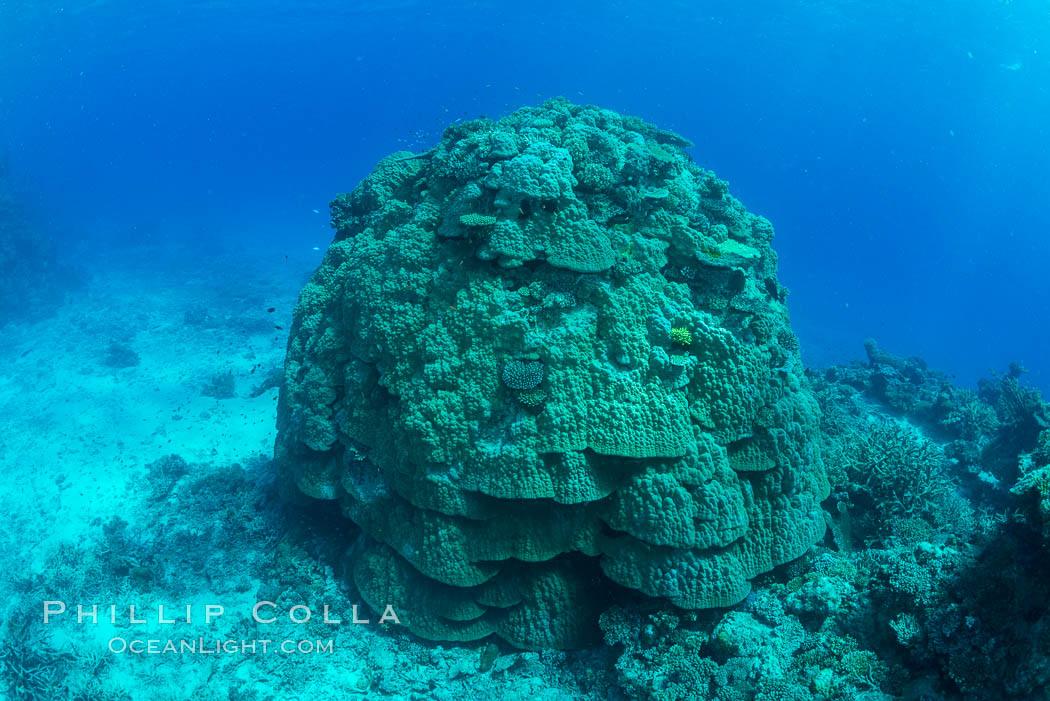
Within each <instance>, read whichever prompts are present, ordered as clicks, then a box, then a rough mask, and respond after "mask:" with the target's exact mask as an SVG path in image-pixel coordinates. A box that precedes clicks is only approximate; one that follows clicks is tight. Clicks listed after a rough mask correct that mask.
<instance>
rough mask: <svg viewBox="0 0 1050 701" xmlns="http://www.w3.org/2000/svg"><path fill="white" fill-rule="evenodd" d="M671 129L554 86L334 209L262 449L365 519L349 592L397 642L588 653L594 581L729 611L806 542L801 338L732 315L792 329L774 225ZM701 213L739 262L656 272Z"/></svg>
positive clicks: (809, 499) (695, 232)
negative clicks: (762, 334) (768, 334)
mask: <svg viewBox="0 0 1050 701" xmlns="http://www.w3.org/2000/svg"><path fill="white" fill-rule="evenodd" d="M537 124H542V125H544V126H543V127H542V128H538V127H537V126H536V125H537ZM685 143H687V142H685V141H684V140H682V139H680V138H678V137H674V136H673V135H670V133H669V132H664V131H661V130H658V129H656V128H655V127H652V126H650V125H647V124H645V123H644V122H642V121H641V120H637V119H632V118H626V117H622V116H621V115H618V114H616V113H614V112H611V111H609V110H602V109H599V108H596V107H582V106H578V105H573V104H571V103H569V102H567V101H565V100H554V101H550V102H548V103H545V104H544V105H543V106H542V107H538V108H524V109H521V110H518V111H517V112H515V113H513V114H511V115H508V116H507V117H505V118H503V119H501V120H499V121H496V122H494V121H490V120H476V121H473V122H466V123H460V124H457V125H454V126H453V127H450V128H449V129H448V130H446V133H445V138H444V139H442V141H441V142H440V143H439V144H438V145H437V146H436V147H435V148H434V149H433V150H431V151H429V152H428V153H427V154H423V155H421V156H418V157H409V156H406V155H404V154H401V155H398V156H395V157H391V158H387V159H384V160H383V161H381V162H380V164H379V166H378V167H377V169H376V171H375V172H373V173H372V175H370V176H369V177H367V178H366V179H365V180H364V181H363V182H362V183H361V184H360V185H359V186H358V187H357V188H356V189H355V190H354V192H353V193H351V194H349V195H342V196H340V197H338V198H336V201H335V202H333V205H332V211H333V221H334V222H335V224H336V226H337V227H338V228H337V231H336V235H335V241H334V242H333V244H332V245H331V246H330V247H329V250H328V252H327V253H326V255H325V258H324V260H323V261H322V263H321V265H320V267H319V268H318V269H317V271H316V272H315V273H314V275H313V277H312V279H311V280H310V282H309V283H308V284H307V285H306V287H305V288H304V290H303V292H302V294H301V296H300V300H299V304H298V305H297V307H296V310H295V315H294V323H293V328H292V331H291V334H290V338H289V344H288V353H287V359H286V363H285V382H284V386H283V388H282V392H281V397H280V402H279V407H278V438H277V443H276V451H275V452H276V458H277V462H278V464H279V465H280V466H281V470H282V478H283V482H284V484H285V487H286V489H289V490H292V491H295V492H299V493H301V494H305V495H307V496H309V497H312V498H315V499H331V500H336V501H338V502H339V503H340V506H341V508H342V511H343V513H344V514H345V515H346V516H347V517H348V518H350V519H352V520H353V521H354V522H355V523H356V524H357V525H358V526H359V527H360V529H361V531H362V532H363V534H364V537H363V538H362V540H361V542H360V544H359V547H357V548H355V549H354V551H353V553H352V557H351V560H350V564H351V568H350V569H351V572H352V576H353V578H354V581H355V582H356V584H357V587H358V589H359V591H360V592H361V594H362V596H363V597H364V599H365V600H366V601H367V602H368V603H369V604H371V605H372V606H374V607H377V608H379V609H382V608H383V607H384V606H385V605H386V604H391V605H394V606H395V608H396V609H397V610H398V611H399V613H402V612H403V616H402V621H403V622H404V623H405V624H406V625H407V626H408V627H409V628H411V629H412V630H413V631H414V632H415V633H417V634H419V635H421V636H423V637H427V638H431V639H439V640H474V639H479V638H483V637H485V636H487V635H492V634H495V635H497V636H499V637H501V638H503V639H504V640H507V641H508V642H510V643H512V644H514V645H518V646H521V647H529V648H536V647H550V646H554V647H572V646H577V645H584V644H588V643H589V642H591V641H593V638H594V635H595V634H596V630H597V625H596V624H597V617H598V612H599V611H600V610H601V608H602V607H603V606H605V605H607V604H608V603H609V601H608V599H607V598H606V597H613V596H619V595H614V594H613V593H612V592H613V589H612V588H610V587H602V586H599V587H596V586H595V582H596V581H600V580H602V579H605V580H611V581H612V582H615V583H617V584H619V585H621V586H622V587H625V588H628V589H634V590H636V591H638V592H641V593H643V594H646V595H649V596H652V597H662V598H664V599H666V600H668V601H670V602H671V603H672V604H674V605H677V606H680V607H683V608H687V609H694V608H708V607H720V606H728V605H731V604H734V603H736V602H738V601H740V600H741V599H743V598H744V597H745V596H746V595H747V593H748V592H749V591H750V587H751V584H750V582H751V579H752V578H754V577H755V576H757V575H759V574H761V573H764V572H768V571H770V570H771V569H773V568H774V567H776V566H777V565H779V564H781V563H784V562H787V561H789V560H792V559H794V558H796V557H798V556H799V555H800V554H802V553H803V552H804V551H806V550H807V549H808V548H809V547H810V546H811V545H812V544H813V543H814V542H815V541H816V540H818V539H819V538H820V537H821V536H822V534H823V532H824V518H823V515H822V513H821V511H820V507H819V502H820V501H821V500H822V499H823V498H824V497H825V496H826V495H827V490H828V485H827V482H826V479H825V477H824V473H823V468H822V465H821V464H820V458H819V450H817V449H816V436H817V428H818V413H817V409H816V403H815V401H814V399H813V398H812V396H811V394H810V391H809V389H808V386H807V385H806V383H805V380H804V378H801V377H800V376H799V375H798V374H797V372H796V371H795V370H794V368H797V367H799V366H800V361H799V358H798V353H797V350H795V349H785V348H783V347H781V345H780V344H779V343H778V342H777V341H776V339H774V338H765V339H758V338H757V337H756V334H754V333H752V331H751V330H750V329H749V328H747V327H746V326H745V325H744V317H743V316H742V315H741V314H739V313H738V312H736V311H734V308H745V309H747V310H749V311H748V313H749V314H761V315H762V316H763V317H765V318H769V319H773V320H776V325H777V327H778V328H780V327H784V328H786V327H787V323H788V322H787V310H786V308H785V307H784V304H783V301H782V299H781V298H778V297H773V296H771V295H769V294H768V289H769V285H770V284H771V283H770V280H775V274H776V267H775V255H774V254H773V251H772V250H771V249H770V248H769V245H768V234H769V233H770V232H769V231H767V225H766V224H763V223H762V222H763V221H764V220H760V218H758V217H755V216H754V215H752V214H750V213H748V212H747V211H746V210H745V209H744V208H743V206H742V205H740V203H739V202H737V201H736V200H734V199H732V198H731V197H729V196H728V194H727V192H725V191H722V190H719V189H718V183H720V182H721V181H718V180H717V179H713V176H711V175H710V174H709V173H707V172H706V171H704V170H703V169H701V168H699V167H698V166H696V165H695V164H694V163H692V162H691V161H690V160H689V158H688V157H687V155H686V154H685V153H684V151H683V144H685ZM598 166H600V168H599V167H598ZM603 169H604V170H603ZM606 171H608V173H609V174H610V175H611V180H610V178H609V177H607V176H606ZM584 173H588V174H589V176H588V177H590V176H594V177H590V179H589V180H588V181H587V183H586V184H584V183H581V181H580V177H581V176H583V174H584ZM616 183H631V184H630V185H629V186H626V185H623V186H621V185H617V184H616ZM596 186H597V187H600V188H601V189H600V190H595V189H594V188H595V187H596ZM663 192H674V193H675V197H674V198H671V197H669V196H668V197H653V196H651V195H653V193H655V194H657V195H660V194H663ZM639 193H649V195H650V197H646V198H644V207H639V203H640V202H642V200H643V197H642V195H640V194H639ZM672 199H673V200H674V201H673V202H672V201H671V200H672ZM474 212H491V213H493V214H491V215H488V216H493V217H495V218H496V221H495V222H494V223H492V224H491V226H490V227H489V230H488V231H487V232H486V235H484V236H478V235H477V234H478V233H479V232H478V231H477V227H472V226H467V225H466V224H467V222H464V220H463V217H466V216H469V215H471V214H472V213H474ZM717 227H722V229H723V230H724V232H725V236H728V235H730V234H732V236H734V238H735V240H739V242H740V243H741V246H745V247H746V248H747V251H752V252H753V254H750V253H749V254H748V255H746V256H745V255H742V254H741V255H735V256H734V257H733V260H732V265H731V266H728V267H726V268H723V269H719V270H712V271H711V272H710V273H709V274H707V273H705V274H704V275H698V276H696V277H695V278H694V279H692V280H683V279H682V278H681V277H680V276H678V275H677V274H673V273H672V271H676V270H679V269H681V268H682V267H684V266H687V265H699V264H700V258H699V257H698V255H697V254H698V252H699V248H698V247H699V242H700V241H703V240H705V237H710V236H714V237H715V238H718V237H719V236H720V235H721V234H720V233H719V231H717ZM713 230H714V231H713ZM620 249H628V250H630V251H632V256H631V259H630V260H629V261H624V259H623V258H622V257H620V256H618V255H617V254H616V251H617V250H620ZM741 250H744V249H743V248H742V249H741ZM672 328H678V329H681V330H680V331H677V332H671V333H673V334H675V335H674V336H673V337H672V338H675V339H678V340H676V341H674V343H675V345H686V346H688V347H689V351H690V353H689V355H684V354H676V355H674V356H672V355H671V354H669V353H668V351H667V347H666V346H667V342H668V333H669V329H672ZM682 331H685V335H682ZM539 368H542V373H540V372H538V371H537V370H538V369H539ZM541 388H542V389H541ZM597 592H602V593H601V594H599V593H597Z"/></svg>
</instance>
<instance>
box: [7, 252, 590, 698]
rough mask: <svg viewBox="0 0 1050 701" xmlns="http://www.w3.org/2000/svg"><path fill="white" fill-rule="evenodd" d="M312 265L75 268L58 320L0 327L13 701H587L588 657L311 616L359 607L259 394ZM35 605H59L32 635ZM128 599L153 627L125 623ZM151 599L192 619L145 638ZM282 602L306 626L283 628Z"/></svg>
mask: <svg viewBox="0 0 1050 701" xmlns="http://www.w3.org/2000/svg"><path fill="white" fill-rule="evenodd" d="M320 256H321V252H318V251H310V250H306V251H299V252H296V253H295V254H294V255H293V254H288V253H287V252H284V251H271V252H265V251H262V252H261V251H259V250H254V249H253V250H247V249H243V250H242V249H237V248H232V249H228V250H225V251H216V252H202V251H197V252H195V253H194V254H192V255H190V254H188V253H187V252H185V251H177V250H165V249H163V248H141V249H137V250H131V251H127V252H126V253H125V254H123V255H122V256H121V257H120V258H119V259H118V258H107V259H106V260H104V261H103V260H99V261H90V260H88V261H85V266H86V267H87V268H88V269H89V270H90V272H89V274H88V276H87V280H86V281H85V283H84V284H83V285H82V286H81V287H80V288H79V289H77V290H76V291H75V292H74V293H73V294H72V295H70V296H69V298H68V300H67V301H66V302H65V303H64V304H63V305H62V306H61V307H60V308H59V309H58V310H57V312H56V313H55V314H54V315H52V316H49V317H47V318H44V319H42V320H38V321H35V322H32V323H18V322H13V323H9V324H8V325H7V326H6V328H5V330H4V335H3V338H2V343H0V426H2V429H0V471H2V474H3V475H4V476H5V477H6V480H7V484H6V487H5V488H4V489H2V490H0V509H2V512H3V514H4V516H5V525H6V527H5V528H4V529H2V530H0V553H2V554H0V601H2V602H3V614H4V625H6V626H8V632H9V635H8V637H9V638H14V639H17V640H21V641H23V643H24V647H23V649H22V651H21V653H22V655H23V657H22V658H21V659H20V660H19V664H21V665H22V666H23V667H25V668H27V669H26V671H25V674H26V678H27V679H29V680H31V681H33V682H34V684H37V685H38V686H39V688H34V689H31V690H27V691H26V693H25V694H23V695H22V696H19V695H17V694H16V695H15V696H14V697H13V698H51V697H52V696H51V695H54V694H57V696H53V697H54V698H67V697H68V698H82V699H89V698H90V699H127V698H130V699H212V698H216V699H227V698H229V699H241V700H244V701H247V700H249V699H258V700H263V699H311V700H312V701H320V700H323V699H342V698H348V697H354V698H360V697H377V698H378V697H381V698H450V699H456V698H464V697H466V696H467V695H469V696H472V697H475V698H477V697H481V698H525V697H529V698H534V699H565V698H583V697H587V696H590V695H591V694H588V693H586V692H585V691H583V690H581V689H580V687H579V684H578V673H579V669H580V667H581V666H587V665H586V659H584V660H582V661H581V660H580V659H577V658H576V657H573V658H572V659H568V658H566V657H565V656H564V654H563V653H556V652H551V653H542V654H538V653H520V652H514V651H513V650H509V649H498V648H496V647H495V646H493V645H491V644H487V643H483V644H474V645H466V646H461V647H457V646H448V645H445V646H439V645H422V644H420V643H419V642H418V641H416V640H414V639H412V638H410V637H409V636H408V635H406V634H403V633H399V632H391V631H387V630H384V629H382V628H381V627H379V626H377V625H375V624H374V622H373V623H371V624H368V625H352V624H347V623H344V624H343V625H325V624H321V623H318V622H317V620H318V619H319V618H320V616H321V607H322V606H323V605H324V604H328V605H330V606H331V610H332V613H333V617H338V618H340V619H349V617H350V612H351V608H350V607H351V606H352V605H353V604H355V603H360V602H359V601H356V600H355V599H354V593H353V592H352V591H348V590H347V588H346V586H345V585H344V584H342V581H341V578H340V577H339V576H338V574H337V572H336V570H337V568H338V561H339V552H337V547H339V546H337V547H331V543H332V542H333V539H332V538H331V537H329V538H327V539H324V543H325V545H323V546H322V545H317V546H316V547H314V545H316V544H317V543H318V542H320V541H321V540H322V538H321V537H318V536H316V532H317V527H316V524H311V523H306V524H303V523H302V521H303V520H304V514H303V513H302V512H297V511H295V510H294V509H292V508H291V507H286V506H283V505H282V502H281V501H280V499H279V498H278V497H277V496H276V492H275V490H274V489H273V485H272V482H273V479H272V478H273V474H272V473H273V467H272V464H271V463H270V461H269V460H270V457H271V456H272V449H273V440H274V436H275V426H274V423H275V413H276V406H277V391H278V390H277V389H276V387H273V386H270V387H268V386H267V383H266V380H267V379H268V378H270V379H272V378H273V377H274V373H275V372H277V371H279V369H280V367H281V365H282V363H283V358H284V348H285V342H286V335H287V333H288V331H287V330H288V327H289V325H290V319H291V315H292V310H293V308H294V304H295V300H296V297H297V294H298V291H299V290H300V289H301V287H302V285H303V283H304V282H305V280H306V279H307V277H308V276H309V273H310V271H311V270H312V268H313V267H314V266H315V265H316V263H317V261H318V260H319V258H320ZM270 308H273V311H272V312H270V311H268V310H269V309H270ZM128 350H130V351H131V352H132V353H133V354H134V355H131V354H129V353H128ZM135 357H137V360H138V362H137V364H133V363H134V362H135ZM225 375H230V376H232V387H231V383H230V379H228V378H225V377H223V376H225ZM270 384H272V382H271V383H270ZM231 389H232V392H231ZM253 394H255V395H257V396H252V395H253ZM173 455H174V456H179V457H180V458H181V459H182V460H183V461H185V464H184V465H183V464H182V463H180V462H179V461H178V460H172V459H171V458H169V457H168V456H173ZM158 461H160V462H158ZM151 466H152V467H151ZM309 516H310V515H309V514H306V517H307V519H306V520H309V518H308V517H309ZM321 518H322V519H324V518H329V519H330V518H331V514H328V515H326V516H322V517H321ZM341 525H342V524H340V526H337V527H341ZM335 541H336V542H338V539H335ZM312 543H313V544H314V545H312ZM345 545H346V546H349V545H350V543H346V544H345ZM263 599H266V600H274V601H277V602H278V603H279V607H278V614H279V616H280V618H279V622H278V623H274V624H270V625H268V626H260V625H259V624H254V623H252V622H251V621H250V610H251V606H252V604H253V603H254V602H255V601H257V600H263ZM45 600H58V601H65V602H66V603H67V604H68V607H69V609H70V611H69V613H67V614H66V615H64V616H58V617H56V618H55V619H53V620H52V622H51V623H50V624H49V625H48V626H44V625H43V624H42V620H41V619H42V609H43V604H42V602H43V601H45ZM207 603H219V604H222V605H223V606H224V607H225V609H226V613H225V615H223V616H222V617H221V618H219V619H218V620H217V621H215V622H213V623H212V624H211V625H203V624H202V623H201V618H202V614H203V610H204V609H203V606H204V605H205V604H207ZM76 604H84V605H85V606H90V605H92V604H99V605H100V610H101V611H102V613H101V615H100V623H99V624H98V625H95V624H92V623H91V622H90V619H89V620H87V621H85V622H84V623H82V624H79V625H78V624H77V623H76V621H75V613H74V612H75V606H76ZM110 604H116V605H117V606H118V609H117V611H118V613H117V623H116V624H115V625H114V624H111V623H109V622H108V618H107V617H108V609H107V608H106V607H107V606H108V605H110ZM131 604H136V605H137V606H138V610H139V611H140V612H141V611H142V610H143V609H144V610H145V614H144V615H143V617H144V618H145V619H146V620H147V621H148V623H146V624H130V623H129V622H128V609H127V607H128V606H129V605H131ZM157 604H164V605H165V606H166V608H167V609H168V611H169V612H170V611H171V610H172V609H176V610H179V611H181V609H183V608H184V607H185V606H186V605H192V606H193V609H192V614H193V617H194V619H193V623H191V624H185V623H184V622H179V623H177V624H168V625H160V624H158V623H157V611H156V605H157ZM296 604H305V605H308V606H310V607H311V608H312V609H313V611H314V615H315V617H314V620H313V621H311V622H310V623H309V624H304V625H293V624H291V623H288V622H287V619H286V618H284V612H285V611H286V610H287V608H289V607H291V606H293V605H296ZM140 615H142V614H140ZM180 615H181V613H180ZM361 615H362V616H364V615H366V614H365V613H364V611H362V613H361ZM114 637H119V638H123V639H125V640H127V641H131V640H133V639H137V640H150V639H153V640H161V641H164V640H167V639H173V640H183V639H190V640H196V639H198V638H200V637H203V638H204V642H205V643H208V642H209V641H210V642H211V643H212V645H214V642H215V641H217V640H223V639H237V640H240V639H250V638H258V639H272V640H274V641H280V640H284V639H290V640H296V641H298V640H311V641H313V640H320V641H327V640H331V641H332V652H330V653H328V652H314V653H312V654H300V653H295V654H290V655H289V654H282V653H274V652H272V651H271V652H268V653H266V654H260V653H258V652H257V653H256V654H220V655H215V654H182V655H180V654H154V655H150V654H128V653H123V654H114V653H112V652H110V651H108V649H107V647H108V643H109V641H110V640H111V639H112V638H114ZM117 645H118V646H119V645H120V643H117ZM274 645H276V642H275V643H274ZM257 649H258V648H257ZM574 668H575V670H576V673H571V672H570V670H571V669H574ZM33 694H36V696H34V695H33ZM67 694H68V695H67Z"/></svg>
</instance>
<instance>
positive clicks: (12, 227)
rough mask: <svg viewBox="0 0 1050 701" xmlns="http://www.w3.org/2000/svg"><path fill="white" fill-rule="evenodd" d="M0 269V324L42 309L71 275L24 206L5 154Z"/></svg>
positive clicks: (1, 161) (0, 184)
mask: <svg viewBox="0 0 1050 701" xmlns="http://www.w3.org/2000/svg"><path fill="white" fill-rule="evenodd" d="M0 271H2V272H3V274H0V325H2V324H3V323H5V322H7V321H10V320H11V319H15V318H18V319H32V318H35V317H38V316H39V315H41V314H46V313H47V312H48V310H49V309H51V308H53V307H54V306H55V305H56V304H58V303H59V302H60V301H61V300H62V299H63V298H64V296H65V294H66V292H67V291H68V289H69V288H70V287H71V286H72V285H73V284H75V280H76V278H75V276H74V275H73V273H72V271H71V269H70V267H69V266H68V265H66V264H64V263H63V262H62V261H61V259H60V257H59V250H58V246H57V244H56V243H55V241H54V239H53V238H52V237H51V236H50V235H49V234H46V233H45V232H44V228H43V227H41V226H40V225H39V223H38V222H37V221H36V220H35V218H34V217H32V216H30V214H29V212H28V211H27V208H26V205H25V197H24V194H23V193H22V192H21V191H20V189H19V188H18V187H17V184H16V182H15V178H14V175H13V173H12V172H11V167H10V165H9V163H8V162H7V159H6V158H0Z"/></svg>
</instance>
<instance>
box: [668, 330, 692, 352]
mask: <svg viewBox="0 0 1050 701" xmlns="http://www.w3.org/2000/svg"><path fill="white" fill-rule="evenodd" d="M671 343H677V344H678V345H680V346H686V347H689V346H691V345H693V334H692V332H690V331H689V329H688V328H686V327H685V326H676V327H674V328H672V329H671Z"/></svg>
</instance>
